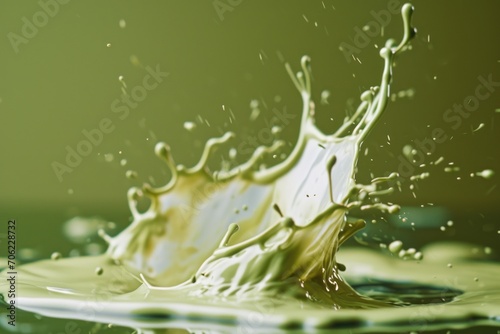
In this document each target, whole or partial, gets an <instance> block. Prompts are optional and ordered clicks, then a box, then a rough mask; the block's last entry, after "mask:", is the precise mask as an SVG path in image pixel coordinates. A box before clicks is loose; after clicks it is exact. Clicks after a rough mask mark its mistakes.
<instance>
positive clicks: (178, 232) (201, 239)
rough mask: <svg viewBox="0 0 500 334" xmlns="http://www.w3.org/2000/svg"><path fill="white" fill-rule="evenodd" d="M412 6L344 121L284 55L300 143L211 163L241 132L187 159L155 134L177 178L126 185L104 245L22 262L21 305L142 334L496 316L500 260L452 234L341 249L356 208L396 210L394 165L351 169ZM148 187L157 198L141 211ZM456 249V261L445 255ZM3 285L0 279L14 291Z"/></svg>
mask: <svg viewBox="0 0 500 334" xmlns="http://www.w3.org/2000/svg"><path fill="white" fill-rule="evenodd" d="M412 10H413V9H412V7H411V6H410V5H405V6H403V8H402V17H403V21H404V36H403V38H402V40H401V42H400V43H399V44H396V43H395V42H394V41H393V40H389V41H388V42H387V43H386V45H385V47H384V48H382V49H381V50H380V55H381V57H382V58H383V60H384V69H383V73H382V78H381V82H380V85H379V86H378V87H373V88H371V89H370V90H368V91H366V92H364V93H363V94H362V95H361V104H360V106H359V108H358V110H357V111H356V113H355V114H354V115H352V116H351V117H350V118H348V119H347V120H346V121H345V122H344V124H343V125H342V126H341V128H339V129H338V130H337V131H336V132H335V133H334V134H330V135H327V134H323V133H322V132H321V131H320V130H319V129H318V128H317V127H316V126H315V125H314V103H313V101H312V100H311V68H310V60H309V58H308V57H304V58H303V59H302V61H301V67H302V70H301V71H300V72H299V73H297V74H294V73H293V72H292V70H291V67H290V66H287V70H288V71H289V73H290V75H291V78H292V81H293V83H294V84H295V86H296V88H297V89H298V90H299V92H300V94H301V96H302V99H303V112H302V121H301V128H300V133H299V135H298V139H297V143H296V145H295V147H294V149H293V150H292V152H291V153H290V155H289V156H288V157H287V158H286V159H285V160H284V161H282V162H280V163H278V164H276V165H273V166H271V167H267V168H260V164H261V162H262V159H263V157H264V156H266V155H272V154H274V153H276V152H279V150H280V149H281V148H282V146H283V145H284V143H283V142H282V141H280V140H276V141H275V142H274V143H273V144H272V145H271V146H269V147H265V146H262V147H259V148H257V149H256V151H255V152H254V155H253V156H252V157H251V158H250V160H249V161H247V162H246V163H243V164H241V165H239V166H237V167H235V168H232V169H223V170H218V171H214V172H212V171H209V169H208V167H207V162H208V159H209V157H210V156H211V154H212V152H213V151H214V150H215V149H216V148H217V147H218V146H221V145H223V144H224V143H226V142H227V141H229V140H230V139H232V138H233V137H234V134H232V133H227V134H225V135H224V136H222V137H220V138H215V139H211V140H209V141H208V142H207V144H206V147H205V151H204V152H203V154H202V157H201V158H200V161H199V163H198V164H196V165H195V166H194V167H191V168H187V167H185V166H182V165H177V164H176V163H175V162H174V160H173V157H172V154H171V152H170V149H169V148H168V146H167V145H166V144H163V143H159V144H158V145H157V147H156V153H157V155H158V156H159V157H160V158H162V159H163V160H165V162H166V164H167V166H168V167H169V169H170V171H171V174H172V179H171V181H170V182H169V183H168V184H167V185H165V186H164V187H162V188H152V187H150V186H148V185H145V186H144V187H143V188H142V189H138V188H132V189H131V190H130V191H129V194H128V195H129V203H130V209H131V211H132V214H133V216H134V221H133V223H132V224H131V225H130V226H129V227H128V228H127V229H125V230H124V231H123V232H122V233H120V234H119V235H117V236H116V237H113V238H112V237H109V236H108V235H106V234H105V233H104V232H101V236H102V237H103V238H105V239H106V240H107V241H108V243H109V248H108V251H107V253H106V254H104V255H101V256H94V257H81V258H71V259H53V260H47V261H42V262H36V263H33V264H29V265H25V266H23V267H20V268H19V282H18V291H19V293H18V295H19V297H18V298H17V304H18V305H19V307H20V308H22V309H24V310H27V311H31V312H35V313H39V314H42V315H45V316H49V317H62V318H71V319H81V320H86V321H95V322H102V323H113V324H118V325H122V326H127V327H133V328H143V329H142V330H141V331H142V332H145V333H147V332H154V330H153V329H154V328H189V329H190V330H192V331H193V332H197V331H199V332H201V331H204V330H212V331H214V332H217V331H220V332H234V329H235V328H239V330H242V329H244V328H246V329H248V328H251V330H252V331H254V332H262V333H269V332H271V331H282V330H309V331H321V330H324V329H328V328H338V329H345V330H346V332H347V331H349V330H352V329H356V330H358V331H360V332H363V331H366V332H368V331H374V330H375V331H382V332H390V331H392V332H400V331H401V330H426V329H432V328H448V327H466V326H471V325H478V324H489V325H498V323H497V322H498V317H499V315H500V294H499V293H498V292H499V290H500V284H499V283H497V281H498V280H497V279H496V277H498V276H499V274H500V267H499V266H498V265H495V264H487V263H480V264H479V263H471V262H467V261H466V260H465V259H462V258H460V257H457V256H453V254H448V255H447V256H445V258H446V259H447V261H444V262H443V261H442V260H441V261H439V260H434V261H433V260H432V259H433V258H434V259H437V258H438V256H437V255H436V254H446V252H447V250H448V249H449V245H441V246H439V245H438V246H435V248H434V250H429V251H428V252H427V254H426V259H424V260H422V259H421V256H417V253H416V252H410V250H403V249H402V245H400V244H397V243H395V244H394V243H393V244H391V245H389V249H390V250H391V252H393V253H398V252H401V251H403V254H402V256H401V257H407V255H410V257H412V258H413V259H415V260H417V261H415V260H408V261H404V260H402V259H400V257H398V256H393V257H388V256H387V255H384V254H381V253H376V252H373V251H369V250H358V249H351V250H348V251H346V252H344V253H339V254H338V252H337V251H338V249H339V247H340V246H341V244H342V243H343V242H344V241H345V240H347V239H348V238H349V237H350V236H352V235H353V234H354V233H356V232H357V231H359V230H360V229H361V228H363V226H364V222H362V221H355V220H347V219H346V215H347V214H348V213H349V211H351V210H354V209H361V210H378V211H381V212H385V213H396V212H397V211H398V209H399V207H398V206H397V205H394V204H383V202H381V201H380V200H379V198H380V196H382V195H383V194H384V193H388V192H391V191H392V190H393V189H392V188H391V187H390V185H392V184H397V175H396V174H391V175H389V176H385V177H381V178H377V179H374V180H373V181H372V182H371V183H370V184H368V185H361V184H357V183H356V182H355V178H354V176H355V169H356V162H357V158H358V150H359V147H360V145H361V143H362V142H363V141H364V140H365V139H366V136H367V135H368V133H369V131H370V130H371V128H372V127H373V126H374V125H375V124H376V122H377V120H378V119H379V118H380V116H381V115H382V113H383V111H384V109H385V107H386V105H387V102H388V97H389V96H390V83H391V81H392V67H393V63H394V60H395V57H396V56H398V55H399V54H400V53H401V52H402V51H404V50H405V49H406V48H407V45H408V43H409V42H410V40H411V38H412V37H413V36H414V34H415V30H414V29H413V28H412V27H411V24H410V19H411V13H412ZM143 200H148V201H149V202H150V207H149V209H148V210H147V211H145V212H139V211H138V209H137V203H138V202H139V201H143ZM463 247H465V246H458V247H457V248H455V250H457V249H461V248H463ZM451 258H453V259H454V266H453V268H450V267H449V266H448V264H447V263H448V260H449V259H451ZM344 264H345V265H346V266H347V269H346V268H345V267H346V266H344ZM344 270H345V272H343V271H344ZM6 288H7V287H6V286H5V285H2V286H1V292H2V293H3V294H4V295H5V292H6V290H5V289H6ZM7 302H8V300H7ZM144 328H147V330H144Z"/></svg>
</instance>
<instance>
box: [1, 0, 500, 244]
mask: <svg viewBox="0 0 500 334" xmlns="http://www.w3.org/2000/svg"><path fill="white" fill-rule="evenodd" d="M61 2H62V1H61ZM47 3H50V1H47ZM395 3H399V2H398V1H395ZM221 4H225V5H226V6H229V7H224V8H225V9H226V11H224V12H223V13H221V12H220V11H221V10H224V9H223V8H222V7H220V8H219V12H218V10H217V9H216V5H218V6H222V5H221ZM401 4H402V2H401V3H400V5H401ZM414 5H415V7H416V12H415V15H414V25H415V26H416V27H417V28H418V36H417V38H416V40H415V41H414V42H413V50H412V51H411V52H408V53H406V54H404V55H403V56H402V57H401V58H400V59H399V60H398V63H397V66H396V69H395V78H394V79H395V80H394V85H393V91H394V92H397V91H400V90H406V89H409V88H412V89H414V90H415V95H414V97H413V98H412V99H401V100H398V101H396V102H395V103H392V104H390V106H389V108H388V110H387V113H386V114H385V115H384V118H383V120H382V122H381V124H379V126H378V127H377V128H376V129H375V131H373V133H371V135H370V136H369V140H368V142H367V143H365V147H368V148H369V154H368V156H366V157H363V158H362V159H361V161H360V174H359V176H360V179H363V180H366V179H368V176H369V175H370V173H373V174H375V175H382V174H385V173H387V172H389V171H394V170H397V169H398V164H399V163H400V162H399V160H398V156H399V155H400V154H401V150H402V147H403V146H404V145H406V144H410V143H411V142H412V141H415V140H423V139H424V138H426V137H430V136H431V133H432V129H434V128H436V127H439V128H442V129H444V131H445V133H446V135H447V136H448V137H449V138H451V137H453V138H452V140H448V141H446V142H445V143H442V144H439V145H437V146H436V149H435V151H434V153H433V154H432V155H431V156H429V157H427V158H426V160H425V162H426V163H429V162H430V161H435V160H437V159H438V158H439V157H440V156H443V157H444V159H445V161H444V163H443V164H441V165H440V167H439V168H432V169H431V178H429V179H428V180H425V181H422V182H420V183H419V184H418V188H419V189H418V191H417V197H416V198H414V197H413V196H412V195H411V193H410V192H409V191H405V192H403V193H402V194H398V195H396V196H394V197H393V200H394V201H397V202H399V203H400V204H403V205H407V206H420V205H422V204H424V205H427V203H434V205H435V206H439V207H446V208H448V209H450V210H456V211H460V210H462V211H463V210H465V211H467V210H468V211H471V212H476V213H478V216H477V217H478V219H479V214H480V213H483V212H490V213H491V212H495V210H497V209H496V206H497V205H498V203H500V201H499V200H500V191H499V189H498V188H495V186H496V185H497V184H498V176H495V177H493V178H492V179H489V180H483V179H480V178H477V177H476V178H470V176H469V174H470V173H473V172H478V171H481V170H484V169H486V168H489V169H493V170H495V171H497V172H499V171H500V168H499V167H500V159H499V154H498V145H499V144H500V135H499V124H500V123H499V122H500V119H499V118H500V112H498V111H497V112H496V111H495V110H498V109H499V108H500V101H499V98H498V97H499V94H498V91H494V92H493V93H492V94H491V96H490V97H489V98H487V99H485V100H482V101H481V102H480V106H479V108H478V109H477V110H476V111H474V112H472V113H471V114H470V117H468V118H464V119H463V122H462V124H461V125H460V126H459V127H458V128H457V129H456V130H454V129H452V128H451V127H450V126H451V125H452V124H454V123H449V122H448V123H447V122H445V121H444V120H443V114H444V113H445V111H446V110H447V109H448V108H451V107H452V106H453V104H455V103H463V101H464V99H465V98H466V97H467V96H469V95H471V94H472V95H473V94H474V92H475V89H476V87H477V86H478V84H479V81H478V76H483V77H485V78H487V77H488V76H489V75H491V76H492V78H493V80H494V81H496V82H499V81H500V71H499V68H500V53H499V49H500V44H499V43H498V31H500V21H499V20H498V12H499V9H500V3H499V2H497V1H481V2H472V1H467V2H465V1H461V2H456V1H439V2H437V1H416V2H414ZM51 8H52V9H51V10H52V11H54V15H53V17H48V16H46V17H48V20H46V22H44V20H43V14H40V11H42V10H43V8H42V6H41V5H40V3H38V2H35V1H30V2H28V1H23V2H21V1H2V4H1V10H0V36H2V38H1V39H0V101H1V102H0V127H1V128H0V129H1V130H0V154H1V160H0V208H1V212H2V219H7V217H13V218H16V219H18V221H20V222H21V225H20V226H21V231H23V230H24V232H19V233H25V234H26V233H28V234H30V233H33V235H35V233H42V230H43V232H44V233H46V235H47V237H51V236H52V237H54V238H57V237H58V235H59V234H58V233H59V226H60V224H61V223H62V222H63V221H64V220H66V219H68V218H70V217H72V216H73V215H77V214H79V215H86V216H89V215H98V216H103V217H105V218H107V219H112V220H115V221H117V222H119V223H120V224H121V225H122V226H123V225H125V224H126V223H127V219H128V209H127V203H126V190H127V189H128V188H129V187H130V186H133V185H139V184H142V182H145V181H147V182H151V181H150V180H149V177H150V176H151V177H153V178H154V181H155V182H156V184H158V185H160V184H162V183H164V182H165V181H166V180H167V179H168V175H166V174H165V172H164V166H163V164H162V162H161V161H159V160H158V159H157V158H156V157H155V155H154V153H153V148H154V143H155V142H157V141H159V140H162V141H165V142H167V143H169V144H170V145H171V147H172V151H173V153H174V156H175V159H176V160H177V162H181V163H184V164H187V165H189V164H192V163H194V162H195V161H196V159H197V157H198V156H199V154H200V152H201V146H202V143H203V142H204V140H205V139H207V138H209V137H211V136H214V135H219V128H222V129H230V130H233V131H235V132H237V133H239V134H241V135H242V136H243V138H241V137H240V138H239V139H237V140H236V143H238V141H239V142H241V141H242V140H245V138H246V137H245V136H247V135H251V134H256V133H257V132H258V130H259V129H261V128H262V127H264V126H265V124H266V123H265V121H266V120H270V119H271V118H272V109H273V108H278V109H279V110H283V108H284V107H286V110H287V112H289V113H294V114H298V113H299V112H300V97H299V94H298V93H297V92H296V91H295V89H294V87H293V85H292V83H291V81H290V79H289V77H288V75H287V74H286V71H285V69H284V63H283V60H284V61H286V62H290V63H291V65H292V66H293V67H294V68H296V69H298V65H299V60H300V57H301V56H302V55H304V54H308V55H310V56H311V57H312V68H313V74H314V83H313V90H314V98H315V100H316V101H317V105H318V111H317V114H318V115H317V118H318V123H319V124H320V127H321V128H322V129H324V130H325V131H332V130H333V129H335V126H336V124H338V122H339V121H340V120H341V119H342V118H343V116H344V115H345V110H346V109H348V108H349V106H350V105H351V106H352V105H357V103H358V102H357V101H358V97H359V94H360V92H362V91H363V90H365V89H367V88H368V87H370V86H373V85H377V84H378V82H379V76H380V73H381V69H382V61H381V59H380V57H379V56H378V50H377V49H376V48H375V45H382V44H383V43H384V41H385V39H386V38H387V37H389V36H392V37H395V38H397V39H399V38H400V37H401V35H402V25H401V18H400V16H399V15H390V16H389V17H388V20H390V24H389V26H387V27H385V28H384V36H383V37H373V38H372V37H370V38H369V41H368V42H369V43H368V45H367V46H364V47H360V48H359V53H357V54H356V56H357V57H358V58H359V60H360V62H361V63H360V62H357V61H348V60H347V58H346V56H345V54H344V53H342V52H341V51H340V50H339V46H340V45H341V44H342V43H349V44H350V45H352V46H356V45H358V46H359V43H358V44H356V42H355V41H354V40H353V38H355V35H356V34H357V33H356V29H360V28H362V27H363V26H365V25H366V24H368V23H369V22H370V21H372V20H374V15H373V13H371V11H375V12H380V11H381V10H384V11H387V9H388V2H387V1H331V0H324V1H323V2H322V1H317V0H308V1H285V0H275V1H250V0H243V1H236V0H234V1H232V2H231V1H229V0H228V1H225V0H221V1H220V2H212V1H197V2H193V1H189V2H188V1H116V0H109V1H95V0H88V1H77V0H73V1H68V2H67V3H65V4H62V3H60V4H59V8H57V10H56V9H55V8H53V7H51ZM56 11H57V13H55V12H56ZM219 14H220V15H219ZM34 16H35V17H34ZM37 20H38V21H37ZM120 20H124V22H125V23H126V25H125V27H120V23H119V22H120ZM26 22H31V23H34V22H35V23H37V22H38V25H39V27H38V28H37V31H28V30H26V29H27V28H26V27H24V26H25V25H26V24H27V23H26ZM316 23H317V24H316ZM23 27H24V28H23ZM23 29H24V30H23ZM108 43H109V44H110V46H109V47H108V46H107V44H108ZM344 45H345V44H344ZM280 55H281V56H282V58H283V59H280ZM147 66H150V67H151V68H155V67H156V66H159V68H160V69H161V70H162V71H165V72H169V76H168V77H167V78H165V79H164V81H163V82H162V83H161V84H160V85H158V87H157V88H155V89H153V90H152V91H149V92H148V95H147V97H146V98H145V99H144V100H143V101H141V102H140V103H139V104H138V106H137V108H135V109H131V110H130V114H128V115H127V117H125V118H124V119H123V120H121V119H119V117H118V116H119V115H120V114H116V113H114V112H113V110H112V107H111V104H112V103H113V101H114V100H115V99H117V98H120V94H121V89H122V87H123V83H122V82H121V81H120V80H119V79H118V78H119V77H120V76H123V82H124V83H125V84H126V85H127V89H128V90H129V92H130V89H132V88H133V87H135V86H137V85H141V84H142V80H143V78H144V76H145V75H146V74H147V73H148V72H147V70H146V69H145V68H146V67H147ZM324 89H327V90H329V91H330V92H331V97H330V99H329V105H321V104H320V103H319V102H320V94H321V92H322V90H324ZM496 89H497V90H498V89H500V87H497V88H496ZM276 95H279V96H280V97H281V101H280V102H276V101H275V96H276ZM253 99H257V100H260V101H261V109H262V112H261V115H260V116H259V119H258V120H257V121H256V122H254V123H252V122H249V120H248V119H249V115H250V107H249V104H250V101H251V100H253ZM263 102H265V104H267V107H268V108H267V109H266V108H265V107H264V106H263ZM222 105H224V106H225V110H223V108H222ZM229 109H231V110H232V112H233V113H234V115H235V120H234V121H233V123H232V124H229V125H228V126H227V127H225V125H224V124H225V123H227V124H228V123H229V115H230V113H229ZM197 115H201V116H202V117H203V118H204V119H206V120H207V121H208V122H209V123H210V127H209V126H207V125H206V124H205V125H203V124H198V126H197V128H196V129H195V130H194V131H193V132H188V131H186V130H185V129H184V128H183V123H184V122H185V121H193V122H197ZM331 117H332V118H334V122H332V121H330V118H331ZM103 118H109V119H111V120H112V122H113V126H114V130H113V131H112V132H111V133H109V134H105V135H104V137H103V140H102V143H100V144H99V145H97V146H94V147H93V149H92V153H91V154H90V155H89V156H87V157H85V158H83V161H82V162H81V163H80V164H79V165H78V166H77V167H76V168H74V170H73V171H72V172H71V173H66V174H64V175H63V177H62V181H60V180H58V178H57V177H56V175H55V173H54V170H53V167H52V164H53V162H54V161H58V162H61V163H64V160H65V157H66V146H67V145H69V146H70V147H72V148H75V147H76V145H77V144H78V143H79V142H80V141H81V140H83V139H85V137H84V135H83V134H82V131H83V130H91V129H94V128H96V127H97V126H98V125H99V123H100V122H101V120H102V119H103ZM480 123H484V124H485V126H484V128H482V129H480V130H478V131H477V132H473V131H472V130H473V129H475V128H477V127H478V126H479V124H480ZM297 127H298V117H297V118H296V119H293V120H292V121H291V122H290V124H288V125H287V126H286V127H285V129H284V137H285V139H287V140H289V141H290V142H294V139H295V137H296V134H297V129H298V128H297ZM387 136H390V138H391V144H390V145H388V144H387ZM120 152H121V154H120ZM106 154H108V157H110V155H109V154H112V155H113V156H114V159H113V161H111V162H107V161H106V159H105V155H106ZM241 158H244V155H243V156H242V157H241ZM121 159H126V160H127V165H126V166H125V167H124V166H121V165H120V160H121ZM218 162H219V161H218V160H215V161H214V162H213V166H218ZM448 162H454V163H455V165H456V166H459V167H460V168H461V170H460V172H457V173H445V172H444V171H443V167H444V166H445V163H448ZM127 169H132V170H134V171H136V172H137V173H138V178H137V179H135V180H129V179H127V178H126V177H125V171H126V170H127ZM416 170H417V171H418V170H419V169H418V168H417V169H416ZM457 177H461V178H462V179H461V180H457V179H456V178H457ZM4 217H5V218H4ZM480 223H481V221H479V222H478V224H480ZM471 226H472V225H471ZM471 228H472V227H471ZM36 231H37V232H36ZM36 235H37V236H42V235H45V234H36ZM26 244H29V243H28V242H27V243H26ZM49 248H50V247H49Z"/></svg>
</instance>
